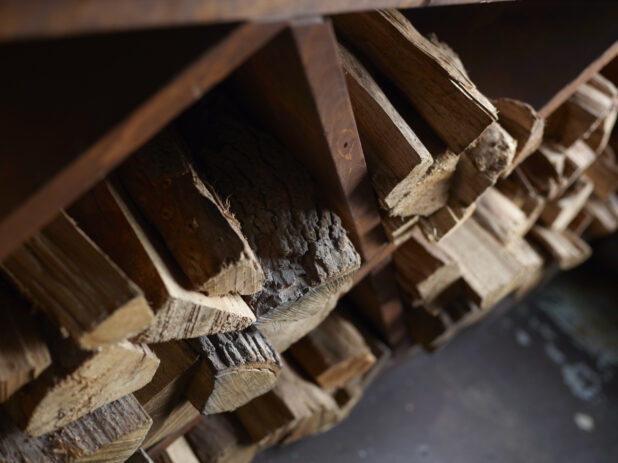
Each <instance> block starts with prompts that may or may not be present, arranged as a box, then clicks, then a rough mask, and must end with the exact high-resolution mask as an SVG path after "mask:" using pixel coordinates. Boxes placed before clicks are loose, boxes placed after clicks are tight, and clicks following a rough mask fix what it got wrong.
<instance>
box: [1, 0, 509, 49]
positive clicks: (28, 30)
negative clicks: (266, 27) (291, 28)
mask: <svg viewBox="0 0 618 463" xmlns="http://www.w3.org/2000/svg"><path fill="white" fill-rule="evenodd" d="M489 1H505V0H299V1H277V0H271V1H255V0H105V1H101V0H28V1H23V0H0V42H2V41H8V40H23V39H26V38H41V37H60V36H66V35H76V34H85V33H93V32H114V31H121V30H131V29H147V28H156V27H172V26H176V27H177V26H187V25H196V24H208V23H214V22H232V21H250V20H251V21H280V20H287V19H291V18H298V17H306V16H315V15H327V14H335V13H340V12H343V11H361V10H368V9H376V8H412V7H423V6H439V5H453V4H464V3H479V2H482V3H487V2H489Z"/></svg>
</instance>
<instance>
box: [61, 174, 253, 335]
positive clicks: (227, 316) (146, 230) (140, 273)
mask: <svg viewBox="0 0 618 463" xmlns="http://www.w3.org/2000/svg"><path fill="white" fill-rule="evenodd" d="M69 213H70V214H71V216H72V217H73V218H75V220H77V222H78V224H79V226H80V227H82V228H83V229H84V231H86V233H87V234H88V236H89V237H90V238H91V239H92V240H93V241H94V242H96V243H97V244H98V245H99V246H100V247H101V249H103V250H104V251H105V252H106V253H107V254H108V255H109V256H110V257H111V258H112V259H113V260H114V262H115V263H116V264H118V266H119V267H120V268H122V269H123V270H124V271H125V272H126V274H127V275H129V276H130V278H131V279H132V280H133V281H135V282H136V283H137V284H138V285H139V286H140V288H142V290H143V291H144V294H145V296H146V298H147V299H148V301H149V303H150V305H151V307H152V309H153V311H154V319H153V320H152V322H151V323H150V325H149V326H148V327H147V328H146V329H145V330H144V331H142V332H141V333H140V334H139V335H137V337H136V338H135V340H136V341H137V342H147V343H154V342H163V341H168V340H171V339H184V338H193V337H197V336H203V335H208V334H213V333H219V332H223V331H232V330H239V329H244V328H246V327H247V326H249V325H250V324H251V323H253V322H254V321H255V315H254V314H253V312H252V311H251V309H250V308H249V307H248V306H247V304H246V303H245V302H244V301H243V300H242V298H241V297H240V296H238V295H229V296H224V297H209V296H206V295H204V294H202V293H199V292H195V291H190V290H188V289H186V288H187V287H188V286H189V283H188V282H187V281H186V277H185V275H184V274H183V273H182V271H181V270H180V269H179V268H178V266H177V264H176V262H175V260H174V259H173V257H172V256H171V255H170V254H169V251H168V250H167V249H166V247H165V245H164V244H163V243H162V242H161V240H160V238H159V237H158V236H157V234H156V233H155V232H154V231H153V230H152V228H151V227H149V226H148V224H147V223H146V222H145V220H144V219H143V218H142V216H141V215H140V213H139V211H137V210H136V208H135V207H134V205H133V203H132V201H131V200H130V198H128V197H127V195H126V193H125V192H124V190H123V189H122V187H120V186H119V185H117V184H114V182H111V181H110V180H106V181H103V182H101V183H99V184H97V185H96V186H95V187H94V188H93V189H92V190H91V191H90V192H88V193H87V194H85V195H84V196H82V198H80V199H79V200H78V201H77V202H76V203H75V204H74V205H73V206H72V207H71V208H70V209H69ZM128 250H130V252H128Z"/></svg>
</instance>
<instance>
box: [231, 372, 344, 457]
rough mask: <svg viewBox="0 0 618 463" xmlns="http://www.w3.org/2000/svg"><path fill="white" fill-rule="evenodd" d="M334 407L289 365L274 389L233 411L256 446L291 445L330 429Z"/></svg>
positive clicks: (334, 405) (333, 419) (329, 400)
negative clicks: (279, 443)
mask: <svg viewBox="0 0 618 463" xmlns="http://www.w3.org/2000/svg"><path fill="white" fill-rule="evenodd" d="M336 411H337V403H336V402H335V400H334V399H333V398H332V397H331V396H330V395H329V394H327V393H326V392H325V391H323V390H322V389H320V388H319V387H317V386H316V385H314V384H312V383H309V382H308V381H305V380H304V379H302V378H301V377H300V376H299V375H298V374H297V373H296V372H295V371H294V370H292V368H291V367H290V366H289V365H286V366H285V367H284V368H283V370H282V371H281V376H280V377H279V380H278V381H277V385H276V386H275V388H274V389H273V390H272V391H270V392H268V393H266V394H264V395H263V396H261V397H258V398H256V399H254V400H252V401H251V402H249V403H248V404H247V405H245V406H243V407H240V408H239V409H238V410H236V412H235V415H236V417H238V419H239V420H240V421H241V422H242V424H243V426H244V427H245V429H246V430H247V432H248V433H249V435H250V436H251V439H252V440H253V442H256V443H258V445H259V446H261V447H264V446H269V445H272V444H275V443H278V442H281V443H290V442H294V441H296V440H298V439H300V438H302V437H305V436H308V435H312V434H316V433H318V432H321V431H324V430H325V429H326V428H328V427H330V426H331V425H332V424H333V423H334V421H335V420H336Z"/></svg>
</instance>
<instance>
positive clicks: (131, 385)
mask: <svg viewBox="0 0 618 463" xmlns="http://www.w3.org/2000/svg"><path fill="white" fill-rule="evenodd" d="M50 350H51V353H52V360H53V363H52V366H51V368H49V369H47V370H45V372H43V374H41V375H40V376H39V377H38V378H37V379H36V380H34V381H32V382H30V383H28V384H27V385H26V386H24V387H23V388H22V389H20V390H19V391H18V392H17V393H16V394H14V395H13V397H11V399H10V400H9V401H8V402H6V408H7V410H8V411H9V413H10V414H11V416H12V417H13V419H15V421H16V422H17V423H18V424H19V425H20V427H21V428H22V429H24V430H25V431H26V432H27V433H28V434H29V435H31V436H41V435H43V434H45V433H47V432H50V431H54V430H56V429H58V428H60V427H62V426H65V425H67V424H69V423H71V422H72V421H74V420H76V419H78V418H81V417H83V416H84V415H86V414H88V413H90V412H92V411H93V410H95V409H96V408H99V407H101V406H103V405H105V404H108V403H110V402H113V401H114V400H117V399H119V398H120V397H122V396H124V395H127V394H130V393H131V392H133V391H136V390H138V389H140V388H141V387H143V386H144V385H145V384H147V383H148V382H149V381H150V380H151V379H152V377H153V375H154V374H155V371H156V370H157V367H158V366H159V359H158V358H157V357H156V356H155V355H154V354H153V353H152V351H151V350H150V349H149V348H148V346H146V345H134V344H131V343H130V342H128V341H122V342H120V343H118V344H112V345H110V346H107V347H102V348H100V349H99V350H97V351H80V350H77V349H76V348H75V346H74V345H73V344H72V342H71V341H70V340H62V339H55V340H53V342H50ZM148 426H149V427H150V424H149V425H148Z"/></svg>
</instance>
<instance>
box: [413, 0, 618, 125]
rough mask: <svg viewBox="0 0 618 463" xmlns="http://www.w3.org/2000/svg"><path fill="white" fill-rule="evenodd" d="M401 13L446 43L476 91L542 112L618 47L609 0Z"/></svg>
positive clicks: (616, 12) (617, 10)
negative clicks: (513, 101)
mask: <svg viewBox="0 0 618 463" xmlns="http://www.w3.org/2000/svg"><path fill="white" fill-rule="evenodd" d="M406 15H407V16H408V18H409V19H410V20H411V22H412V23H413V24H414V25H415V26H416V27H417V28H418V29H419V30H420V31H421V32H423V33H425V34H428V33H432V32H433V33H435V34H436V35H437V36H438V38H439V39H440V40H442V41H444V42H446V43H448V44H449V45H450V46H452V48H453V49H454V50H455V51H456V52H457V53H458V54H459V55H460V57H461V59H462V61H463V63H465V66H466V69H467V71H468V73H469V74H470V78H471V79H472V81H473V82H474V83H475V84H476V85H477V87H478V88H479V89H480V90H481V91H482V92H483V93H484V94H486V95H487V96H489V97H491V98H499V97H510V98H516V99H519V100H521V101H525V102H527V103H530V104H531V105H532V106H533V107H534V108H535V109H536V110H537V111H538V112H539V113H540V114H541V115H542V116H543V117H547V116H548V115H549V114H550V113H551V112H552V111H553V110H554V109H556V108H557V107H558V106H560V104H561V103H562V102H563V101H565V100H566V99H567V98H568V97H569V96H570V95H571V94H572V93H573V92H574V91H575V89H576V88H577V87H578V86H579V85H580V84H581V83H583V82H585V81H586V80H588V79H589V78H590V77H592V76H593V75H594V74H595V73H597V72H598V71H599V70H601V68H603V66H605V65H606V64H607V63H609V62H610V61H611V60H612V59H613V58H614V57H615V56H616V55H617V54H618V27H616V24H618V4H616V3H610V2H579V3H575V2H537V3H535V2H530V1H524V2H513V3H501V4H493V5H484V6H478V5H473V6H465V7H459V6H456V7H451V8H448V9H439V10H438V9H423V10H410V11H407V12H406Z"/></svg>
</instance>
